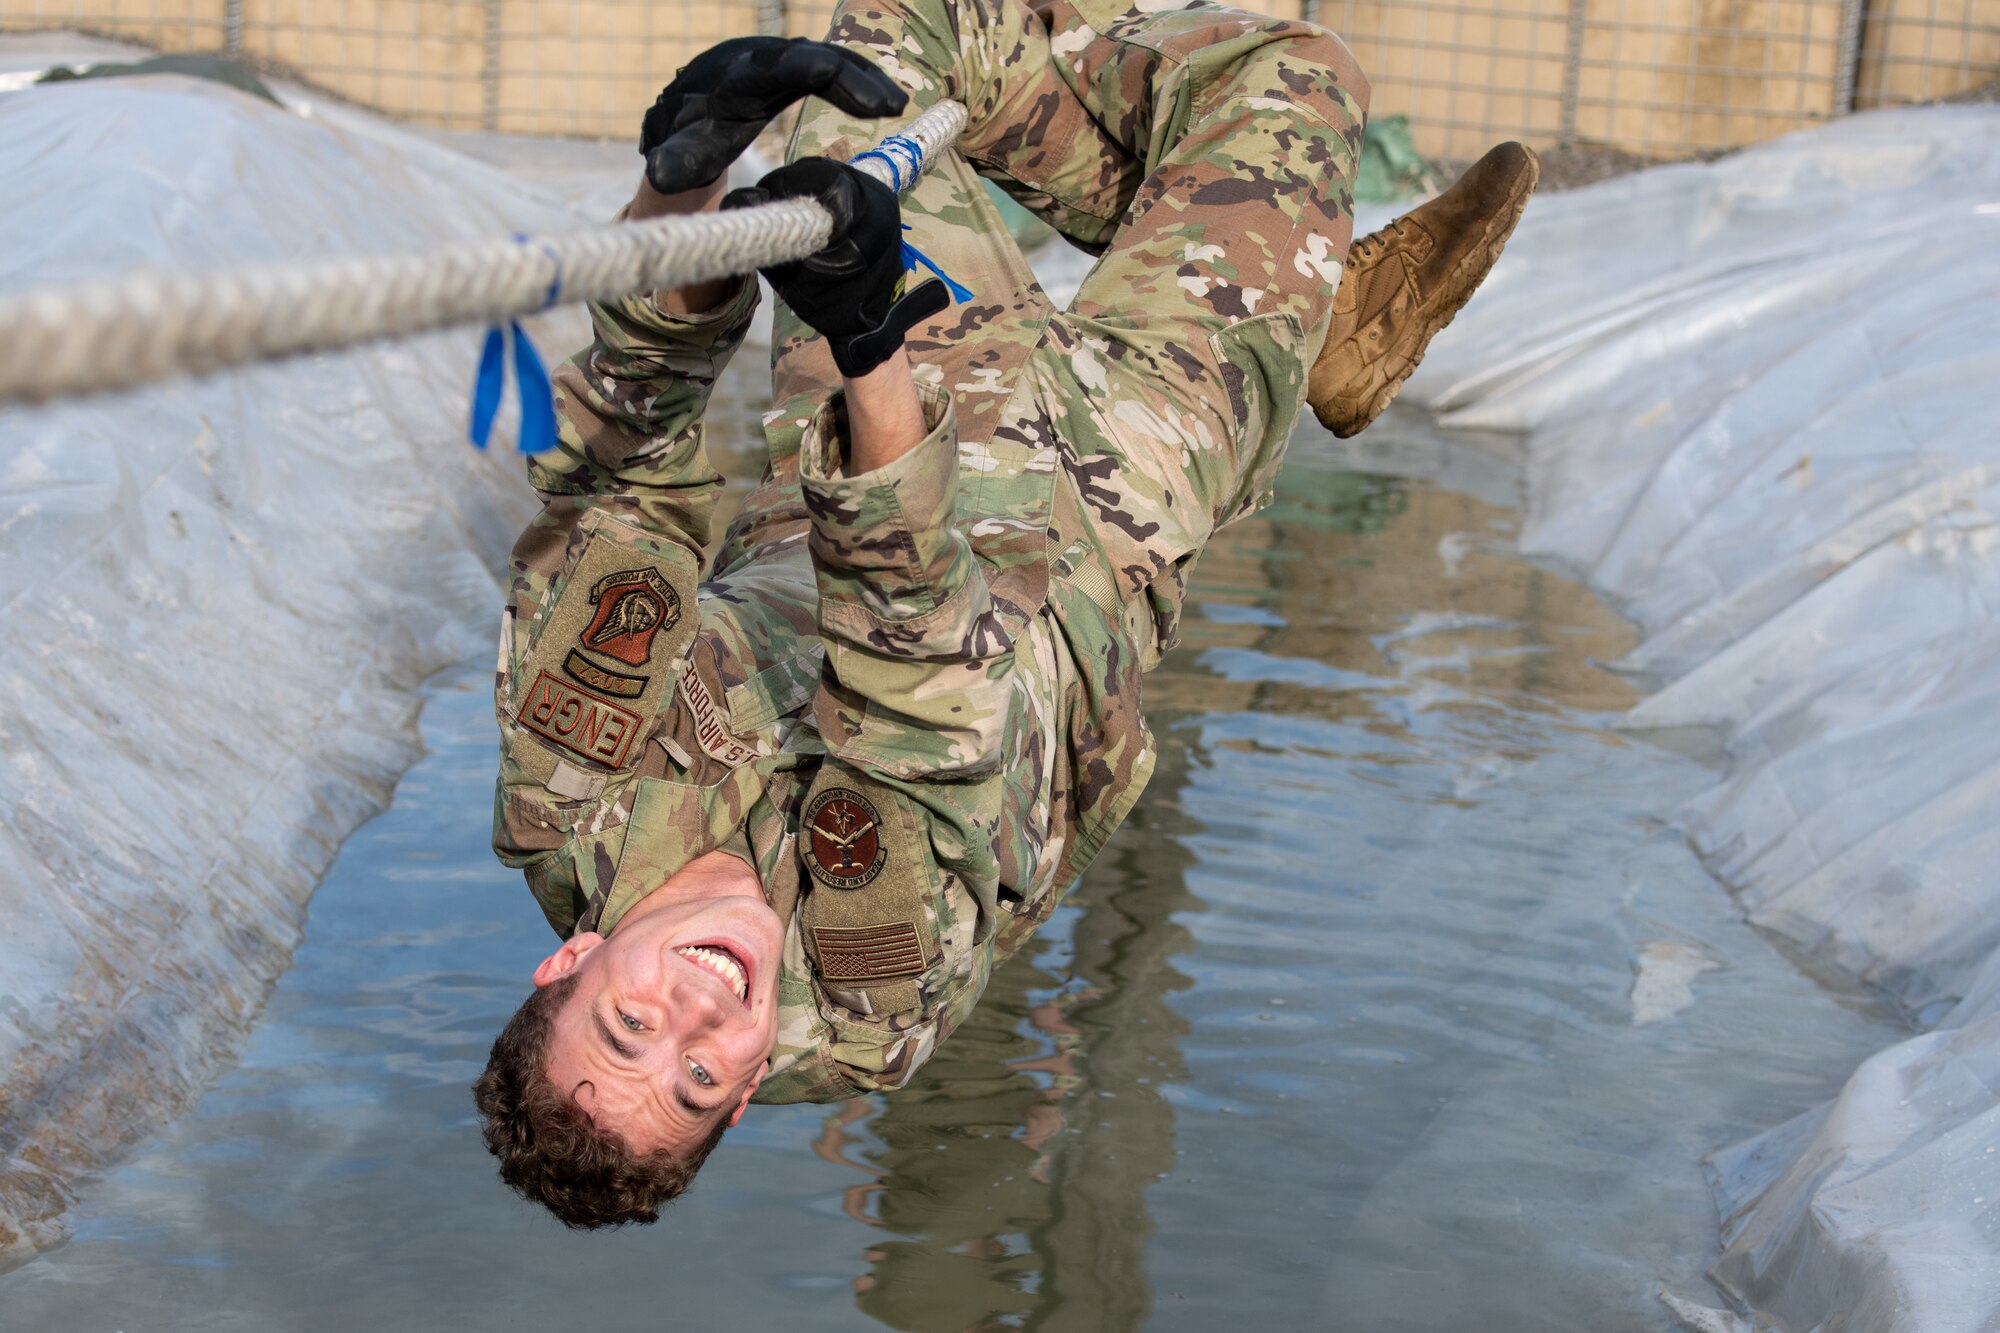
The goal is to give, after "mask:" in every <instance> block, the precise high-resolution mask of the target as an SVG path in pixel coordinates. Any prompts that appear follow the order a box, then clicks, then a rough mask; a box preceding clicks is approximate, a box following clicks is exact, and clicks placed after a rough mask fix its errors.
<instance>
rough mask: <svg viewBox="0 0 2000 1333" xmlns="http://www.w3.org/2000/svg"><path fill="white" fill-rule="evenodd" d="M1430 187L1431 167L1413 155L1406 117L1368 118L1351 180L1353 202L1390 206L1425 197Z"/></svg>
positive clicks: (1414, 148)
mask: <svg viewBox="0 0 2000 1333" xmlns="http://www.w3.org/2000/svg"><path fill="white" fill-rule="evenodd" d="M1430 186H1431V164H1430V163H1428V162H1426V161H1424V158H1423V155H1422V154H1421V153H1419V152H1417V146H1416V143H1415V142H1414V141H1413V140H1412V139H1411V137H1410V118H1409V117H1408V116H1372V117H1370V118H1369V121H1368V135H1367V137H1366V138H1365V139H1364V140H1362V143H1361V169H1360V170H1359V171H1358V172H1356V173H1355V177H1354V198H1355V199H1356V201H1358V202H1360V203H1364V204H1394V203H1399V202H1401V201H1402V200H1405V199H1411V198H1414V197H1416V196H1417V195H1420V194H1423V193H1425V192H1426V191H1427V190H1428V189H1429V188H1430Z"/></svg>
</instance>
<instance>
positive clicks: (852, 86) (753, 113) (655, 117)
mask: <svg viewBox="0 0 2000 1333" xmlns="http://www.w3.org/2000/svg"><path fill="white" fill-rule="evenodd" d="M807 96H819V97H824V98H825V99H826V100H827V101H829V102H831V103H833V104H834V105H835V106H837V107H839V108H840V109H841V110H842V111H845V112H846V113H847V114H848V115H850V116H867V117H871V118H872V117H875V116H892V115H895V114H896V113H897V112H899V111H901V110H902V109H903V107H904V106H905V105H906V104H907V103H908V102H909V97H908V96H907V95H906V94H905V93H904V92H903V90H902V89H901V88H898V87H897V86H896V84H895V81H894V80H893V79H891V78H890V77H889V76H888V75H887V74H884V73H883V72H882V71H881V70H879V69H877V68H876V67H875V66H874V65H873V64H872V63H871V62H869V61H868V60H867V59H866V58H865V57H862V56H858V55H856V54H855V53H854V52H852V51H849V50H846V49H844V48H842V47H838V46H830V45H828V44H827V43H825V42H815V41H809V40H807V39H806V38H803V37H732V38H730V39H729V40H728V41H726V42H719V43H717V44H716V45H714V46H711V47H710V48H708V50H706V51H703V52H702V53H701V54H700V55H698V56H696V57H695V58H694V59H693V60H691V61H689V62H688V64H687V66H686V67H685V68H683V69H682V70H681V72H680V73H679V74H677V75H676V76H675V77H674V81H673V82H672V83H670V84H668V85H667V86H666V88H665V89H664V90H662V91H661V93H660V96H659V100H658V101H656V102H654V103H653V109H652V110H651V111H648V112H647V113H646V123H645V125H644V127H643V128H642V129H641V130H640V131H639V151H640V153H642V154H643V155H644V156H645V158H646V179H647V181H648V182H650V183H651V184H652V187H653V188H654V189H656V190H658V191H659V192H660V193H661V194H679V193H680V192H681V191H683V190H692V189H694V188H696V187H697V186H702V185H707V184H710V183H711V182H713V181H714V180H715V179H716V178H717V177H719V176H721V175H722V173H723V172H725V171H727V170H728V169H729V164H730V163H731V162H734V161H735V160H736V159H737V158H738V157H740V156H741V155H742V153H743V150H744V149H745V148H748V147H749V146H750V141H751V140H753V139H755V138H756V137H757V136H758V134H760V133H761V132H762V131H763V129H764V127H765V126H766V125H768V124H770V123H771V120H772V118H773V117H775V116H776V115H777V114H778V113H779V112H780V111H783V110H784V109H785V108H786V107H788V106H790V105H791V104H792V103H794V102H796V101H798V100H799V99H800V98H802V97H807Z"/></svg>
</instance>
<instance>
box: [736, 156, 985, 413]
mask: <svg viewBox="0 0 2000 1333" xmlns="http://www.w3.org/2000/svg"><path fill="white" fill-rule="evenodd" d="M801 196H804V197H807V198H812V199H817V200H818V201H819V203H820V205H821V206H822V207H823V208H825V209H826V211H827V212H829V213H831V214H833V236H832V239H830V240H829V241H828V242H827V244H826V248H825V249H823V250H821V251H820V252H819V253H818V254H816V255H813V256H812V257H811V258H809V259H801V260H798V261H797V262H795V263H790V264H774V265H773V266H771V267H770V268H767V269H765V270H763V273H764V276H765V277H767V278H769V279H770V280H771V286H772V288H773V289H774V290H775V291H776V292H777V293H778V296H779V298H780V299H781V300H783V301H784V303H785V304H786V305H788V306H790V307H791V308H792V310H793V311H794V312H795V313H796V314H797V315H798V317H799V318H800V319H802V320H804V321H805V322H806V323H807V324H809V325H811V326H812V327H813V328H814V329H815V330H817V331H818V332H820V333H822V334H824V335H825V336H826V341H827V345H828V346H829V347H831V348H832V349H833V363H834V364H835V365H836V366H838V367H840V373H841V374H843V375H846V376H848V377H849V378H850V379H851V378H853V377H854V376H857V375H865V374H867V373H868V372H869V371H871V370H873V369H875V367H877V366H879V365H881V364H882V363H883V362H884V361H887V360H888V359H889V357H890V356H891V355H892V354H893V353H894V352H895V350H896V349H897V348H898V347H901V346H902V345H903V335H904V334H906V333H908V332H909V331H910V328H911V327H912V326H913V325H915V324H918V323H920V322H922V321H923V320H926V319H929V318H930V317H931V316H932V315H935V314H936V313H938V311H940V310H943V309H944V308H945V307H946V306H948V305H950V304H951V293H950V292H949V291H947V290H946V288H945V285H944V284H943V283H941V282H926V283H924V284H923V285H922V286H920V287H917V288H914V289H912V290H911V291H909V292H907V293H905V294H903V295H902V296H900V297H899V296H898V295H897V293H898V291H899V290H900V289H901V287H902V282H903V210H902V207H901V205H900V204H899V203H898V202H897V200H896V192H895V191H894V190H892V189H890V188H889V187H888V186H886V185H884V184H883V183H882V182H881V181H878V180H876V179H875V178H874V177H872V176H867V175H864V174H862V173H861V172H859V171H856V170H855V169H854V168H853V167H850V166H848V165H847V164H846V163H845V162H835V161H834V160H833V159H832V158H826V157H809V158H806V159H804V160H803V161H799V162H794V163H792V165H790V166H788V167H779V168H778V169H777V170H776V171H774V172H772V173H771V174H770V175H768V176H766V177H764V179H763V180H760V181H758V182H757V183H756V184H755V185H752V186H748V187H746V188H744V189H741V190H731V191H730V192H729V193H728V194H726V195H724V196H723V199H722V206H723V207H724V208H752V207H755V206H756V205H758V204H768V203H772V202H774V201H776V200H779V199H796V198H799V197H801Z"/></svg>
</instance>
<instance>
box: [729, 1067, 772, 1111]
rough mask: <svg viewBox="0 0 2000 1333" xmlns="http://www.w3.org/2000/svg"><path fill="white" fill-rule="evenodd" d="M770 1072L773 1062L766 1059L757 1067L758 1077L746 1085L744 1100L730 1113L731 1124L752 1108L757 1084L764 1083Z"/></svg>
mask: <svg viewBox="0 0 2000 1333" xmlns="http://www.w3.org/2000/svg"><path fill="white" fill-rule="evenodd" d="M770 1072H771V1062H770V1061H769V1060H766V1061H765V1062H764V1063H763V1064H761V1065H759V1066H758V1067H757V1077H755V1078H753V1079H751V1080H750V1082H749V1083H748V1084H747V1085H746V1086H745V1087H744V1089H743V1100H742V1101H740V1102H738V1103H736V1110H735V1111H734V1112H732V1113H731V1114H730V1117H729V1123H730V1124H732V1125H734V1124H735V1123H736V1122H737V1121H739V1120H741V1119H742V1118H743V1113H744V1112H745V1111H747V1110H749V1109H750V1098H751V1097H752V1096H754V1095H755V1094H756V1091H757V1085H758V1084H759V1083H762V1082H763V1081H764V1075H766V1074H768V1073H770Z"/></svg>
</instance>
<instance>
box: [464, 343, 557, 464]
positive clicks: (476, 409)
mask: <svg viewBox="0 0 2000 1333" xmlns="http://www.w3.org/2000/svg"><path fill="white" fill-rule="evenodd" d="M509 342H511V343H513V345H514V385H515V388H516V390H517V391H518V392H519V394H520V398H521V434H520V437H519V444H520V449H521V452H522V453H524V454H539V453H546V452H547V451H549V450H550V449H553V448H555V447H556V396H555V389H554V388H553V386H551V385H550V383H549V370H548V367H547V366H546V365H544V364H543V363H542V356H541V353H539V352H537V351H536V350H535V344H534V343H533V341H531V340H530V339H529V337H528V331H527V330H526V329H524V328H522V327H521V324H520V321H519V320H513V319H510V320H508V321H507V322H506V323H505V324H495V325H494V326H493V327H492V328H490V329H488V330H486V345H485V346H484V347H483V348H481V349H480V352H479V373H478V374H477V375H476V376H475V377H474V379H473V382H472V431H471V437H472V447H473V448H475V449H484V448H485V447H486V442H487V441H488V440H490V439H491V438H493V420H494V418H495V417H497V416H499V415H500V400H501V398H502V397H503V396H504V395H505V393H506V390H507V344H508V343H509Z"/></svg>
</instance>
